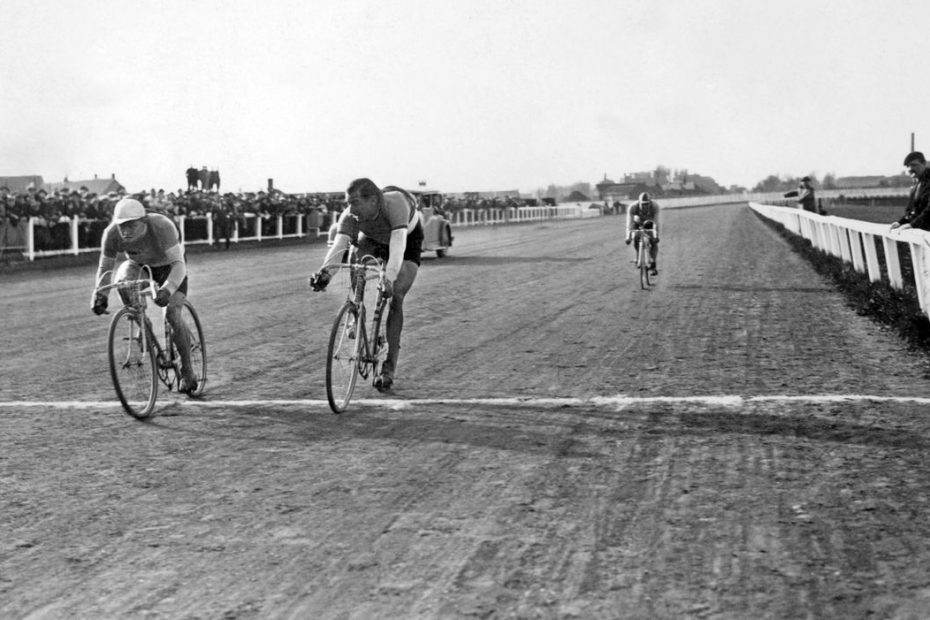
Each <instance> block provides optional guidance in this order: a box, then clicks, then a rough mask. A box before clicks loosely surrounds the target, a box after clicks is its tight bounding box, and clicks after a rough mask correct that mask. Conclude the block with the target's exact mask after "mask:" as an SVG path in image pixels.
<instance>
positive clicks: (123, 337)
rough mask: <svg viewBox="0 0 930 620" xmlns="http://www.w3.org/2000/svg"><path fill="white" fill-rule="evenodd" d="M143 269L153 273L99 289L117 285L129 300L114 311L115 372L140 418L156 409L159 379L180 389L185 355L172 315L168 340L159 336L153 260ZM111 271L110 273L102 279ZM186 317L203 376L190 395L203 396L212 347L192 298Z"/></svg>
mask: <svg viewBox="0 0 930 620" xmlns="http://www.w3.org/2000/svg"><path fill="white" fill-rule="evenodd" d="M142 269H143V271H142V275H143V276H145V275H146V272H147V277H140V278H139V279H137V280H125V281H122V282H115V283H113V284H108V285H106V286H100V283H99V282H98V283H97V288H96V291H95V293H108V292H109V291H110V290H111V289H117V290H118V291H119V293H120V297H121V298H122V300H123V304H124V305H123V307H122V308H120V309H119V310H118V311H117V312H116V314H114V315H113V318H112V319H111V320H110V329H109V331H108V333H107V356H108V357H109V360H110V377H111V378H112V379H113V387H114V388H115V389H116V395H117V396H118V397H119V401H120V403H122V405H123V409H124V410H125V411H126V413H128V414H129V415H131V416H132V417H134V418H136V419H139V420H146V419H148V418H150V417H151V416H152V413H153V411H154V410H155V400H156V399H157V397H158V383H159V381H160V382H161V383H163V384H164V385H165V386H166V387H167V388H168V389H169V390H173V389H177V388H178V385H179V383H180V381H181V376H182V375H181V354H180V353H179V352H178V348H177V345H176V344H175V340H174V337H173V336H174V333H173V328H172V327H171V323H169V322H168V318H167V314H166V316H165V319H164V340H159V338H158V336H157V334H156V330H155V328H154V325H153V324H152V320H151V319H150V318H149V316H148V314H147V312H146V309H147V308H146V307H147V305H148V303H147V299H148V298H149V297H153V298H154V296H155V281H154V280H153V279H152V272H151V269H150V268H149V267H148V265H145V266H143V268H142ZM109 273H111V272H106V273H104V274H103V275H102V276H101V280H102V279H104V278H106V276H107V274H109ZM181 317H182V320H183V321H184V325H185V327H186V328H187V330H188V334H189V337H190V344H191V353H190V360H191V366H192V367H193V371H194V376H195V377H196V379H197V389H196V390H194V391H193V392H191V393H190V396H200V395H201V394H203V390H204V385H205V384H206V382H207V347H206V342H205V340H204V337H203V327H202V326H201V324H200V317H199V316H198V315H197V311H196V310H195V309H194V306H193V304H191V302H190V300H188V299H185V300H184V304H183V305H182V306H181ZM163 343H164V344H163Z"/></svg>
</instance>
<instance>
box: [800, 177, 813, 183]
mask: <svg viewBox="0 0 930 620" xmlns="http://www.w3.org/2000/svg"><path fill="white" fill-rule="evenodd" d="M801 180H802V181H804V182H805V183H810V182H811V178H810V177H801Z"/></svg>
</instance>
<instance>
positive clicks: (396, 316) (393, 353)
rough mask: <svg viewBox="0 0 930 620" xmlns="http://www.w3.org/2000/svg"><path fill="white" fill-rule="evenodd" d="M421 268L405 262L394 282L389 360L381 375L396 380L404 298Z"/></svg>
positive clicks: (402, 325)
mask: <svg viewBox="0 0 930 620" xmlns="http://www.w3.org/2000/svg"><path fill="white" fill-rule="evenodd" d="M418 270H419V268H418V267H417V264H416V263H414V262H413V261H408V260H405V261H404V262H403V264H402V265H401V268H400V272H399V273H398V274H397V279H396V280H394V296H393V297H391V301H390V310H389V311H388V317H387V341H388V352H387V359H386V360H385V361H384V366H383V367H382V369H381V375H382V376H387V377H390V380H391V381H393V379H394V372H395V371H396V370H397V358H398V357H399V356H400V335H401V332H402V331H403V329H404V297H405V296H406V295H407V291H409V290H410V287H411V286H413V281H414V280H416V278H417V271H418Z"/></svg>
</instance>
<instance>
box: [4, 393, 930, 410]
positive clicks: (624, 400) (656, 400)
mask: <svg viewBox="0 0 930 620" xmlns="http://www.w3.org/2000/svg"><path fill="white" fill-rule="evenodd" d="M866 401H868V402H876V403H882V402H889V403H915V404H921V405H928V404H930V397H922V396H876V395H871V394H811V395H793V396H789V395H771V396H739V395H722V396H626V395H622V394H620V395H617V396H593V397H591V398H530V397H527V398H460V399H455V398H420V399H410V400H401V399H393V398H359V399H357V400H353V401H352V403H351V404H350V407H351V406H352V405H355V406H372V407H384V408H387V409H408V408H411V407H426V406H436V405H451V406H455V405H480V406H485V407H597V408H604V409H617V410H619V409H624V408H626V407H630V406H633V405H650V404H660V403H665V404H695V405H716V406H722V407H732V408H739V407H742V406H743V405H747V404H753V403H778V402H782V403H824V404H826V403H854V402H866ZM160 404H162V405H180V406H183V407H207V408H223V407H227V408H233V407H267V406H275V405H278V406H290V407H312V408H316V407H319V408H328V407H329V403H328V401H326V400H320V399H267V400H257V399H256V400H248V399H245V400H208V399H186V400H171V401H168V400H165V401H162V402H161V403H160ZM120 406H121V405H120V404H119V401H117V400H115V399H114V400H104V401H86V400H70V401H69V400H62V401H37V400H10V401H0V408H6V409H15V408H24V407H45V408H49V409H108V408H117V407H120ZM156 406H158V404H156Z"/></svg>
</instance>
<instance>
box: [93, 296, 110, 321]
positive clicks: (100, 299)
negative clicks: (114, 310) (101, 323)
mask: <svg viewBox="0 0 930 620" xmlns="http://www.w3.org/2000/svg"><path fill="white" fill-rule="evenodd" d="M109 304H110V300H109V299H108V298H107V297H106V295H94V301H93V302H92V303H91V304H90V309H91V310H92V311H93V312H94V314H96V315H97V316H100V315H101V314H105V313H106V311H107V306H108V305H109Z"/></svg>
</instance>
